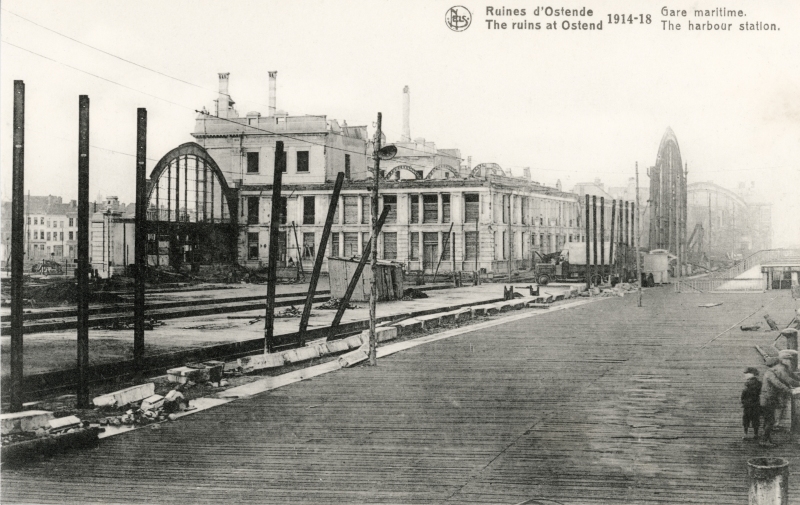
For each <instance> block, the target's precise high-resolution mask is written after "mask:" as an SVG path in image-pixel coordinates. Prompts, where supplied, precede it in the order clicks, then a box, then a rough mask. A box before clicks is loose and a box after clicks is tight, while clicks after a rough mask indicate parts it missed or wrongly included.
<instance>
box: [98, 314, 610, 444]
mask: <svg viewBox="0 0 800 505" xmlns="http://www.w3.org/2000/svg"><path fill="white" fill-rule="evenodd" d="M604 299H606V298H589V299H582V300H576V301H574V302H571V303H568V304H564V305H560V306H557V307H553V309H552V310H554V311H558V310H565V309H569V308H573V307H578V306H581V305H585V304H587V303H592V302H595V301H599V300H604ZM464 310H470V313H472V312H473V311H472V310H471V309H464ZM456 312H458V311H456ZM539 314H541V312H524V313H521V314H515V315H510V316H506V317H503V318H498V319H493V320H488V321H484V322H482V323H478V324H475V325H470V326H465V327H461V328H454V329H451V330H447V331H444V332H441V333H436V334H433V335H425V336H422V337H419V338H416V339H412V340H405V341H402V342H396V343H393V344H388V345H386V346H382V347H379V348H378V349H377V357H378V358H382V357H386V356H390V355H392V354H395V353H397V352H400V351H403V350H406V349H411V348H413V347H417V346H420V345H423V344H427V343H430V342H435V341H438V340H444V339H447V338H450V337H454V336H457V335H462V334H465V333H471V332H474V331H479V330H482V329H485V328H490V327H492V326H497V325H500V324H505V323H508V322H510V321H515V320H519V319H526V318H528V317H535V316H537V315H539ZM406 321H408V320H406ZM404 322H405V321H404ZM350 338H351V339H358V342H359V343H360V344H359V345H361V335H356V336H355V337H350ZM258 356H260V355H258ZM273 356H275V355H273ZM367 358H368V356H367V353H366V352H365V351H364V350H362V349H357V350H355V351H353V352H350V353H346V354H343V355H341V356H340V357H339V359H338V360H334V361H329V362H327V363H322V364H319V365H315V366H312V367H308V368H302V369H299V370H295V371H293V372H289V373H287V374H283V375H278V376H271V377H265V378H263V379H261V380H258V381H255V382H251V383H249V384H244V385H242V386H238V387H235V388H231V389H228V390H226V391H222V392H220V393H218V394H217V395H216V398H196V399H194V400H191V401H190V406H191V407H193V408H194V410H190V411H186V412H181V413H180V414H178V415H176V419H179V418H181V417H185V416H189V415H194V414H196V413H198V412H202V411H204V410H207V409H210V408H214V407H217V406H219V405H224V404H226V403H230V402H232V401H235V400H237V399H240V398H247V397H250V396H254V395H256V394H260V393H264V392H267V391H271V390H273V389H277V388H279V387H282V386H285V385H289V384H293V383H295V382H300V381H303V380H306V379H310V378H313V377H317V376H319V375H323V374H326V373H329V372H333V371H335V370H340V369H342V368H347V367H350V366H353V365H355V364H358V363H360V362H362V361H365V360H366V359H367ZM162 422H168V421H162ZM154 424H155V423H154ZM148 426H152V425H148ZM137 429H141V427H134V426H120V427H107V428H106V432H104V433H101V434H100V435H99V437H98V438H108V437H111V436H115V435H120V434H122V433H125V432H128V431H133V430H137Z"/></svg>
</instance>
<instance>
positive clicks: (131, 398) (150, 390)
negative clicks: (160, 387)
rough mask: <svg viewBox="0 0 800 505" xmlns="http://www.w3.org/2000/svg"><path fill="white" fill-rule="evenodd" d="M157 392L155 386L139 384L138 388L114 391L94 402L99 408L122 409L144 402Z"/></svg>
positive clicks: (149, 383) (97, 398)
mask: <svg viewBox="0 0 800 505" xmlns="http://www.w3.org/2000/svg"><path fill="white" fill-rule="evenodd" d="M155 390H156V386H155V384H153V383H152V382H148V383H147V384H139V385H138V386H132V387H129V388H126V389H120V390H119V391H114V392H113V393H108V394H105V395H101V396H98V397H96V398H95V399H94V400H92V402H93V403H94V404H95V406H97V407H101V406H109V407H113V406H116V407H122V406H123V405H128V404H129V403H133V402H138V401H139V400H144V399H145V398H147V397H148V396H153V394H155Z"/></svg>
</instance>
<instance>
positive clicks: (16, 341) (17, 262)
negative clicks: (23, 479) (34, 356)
mask: <svg viewBox="0 0 800 505" xmlns="http://www.w3.org/2000/svg"><path fill="white" fill-rule="evenodd" d="M12 158H13V159H12V171H13V174H12V175H13V178H14V182H13V188H12V193H11V198H12V201H11V405H10V410H11V412H19V411H21V410H22V403H23V402H22V397H23V394H22V389H23V385H22V380H23V372H22V368H23V338H22V327H23V325H24V322H23V319H22V314H23V307H22V298H23V297H24V293H23V270H24V258H25V250H24V240H25V230H24V227H25V200H24V198H25V83H24V82H23V81H14V151H13V154H12ZM29 198H30V197H29Z"/></svg>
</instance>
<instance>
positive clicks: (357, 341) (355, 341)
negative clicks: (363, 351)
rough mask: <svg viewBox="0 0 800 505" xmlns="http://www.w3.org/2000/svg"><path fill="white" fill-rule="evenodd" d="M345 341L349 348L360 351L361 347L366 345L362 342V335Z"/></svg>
mask: <svg viewBox="0 0 800 505" xmlns="http://www.w3.org/2000/svg"><path fill="white" fill-rule="evenodd" d="M344 341H345V342H347V347H349V348H350V349H358V348H359V347H361V344H363V343H364V342H363V341H362V340H361V335H353V336H352V337H347V338H346V339H344Z"/></svg>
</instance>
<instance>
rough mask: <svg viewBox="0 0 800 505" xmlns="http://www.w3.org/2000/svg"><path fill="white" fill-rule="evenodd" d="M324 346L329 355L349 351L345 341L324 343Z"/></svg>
mask: <svg viewBox="0 0 800 505" xmlns="http://www.w3.org/2000/svg"><path fill="white" fill-rule="evenodd" d="M325 345H327V346H328V353H329V354H335V353H337V352H344V351H348V350H350V346H349V345H348V344H347V341H346V340H334V341H332V342H326V343H325Z"/></svg>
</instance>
